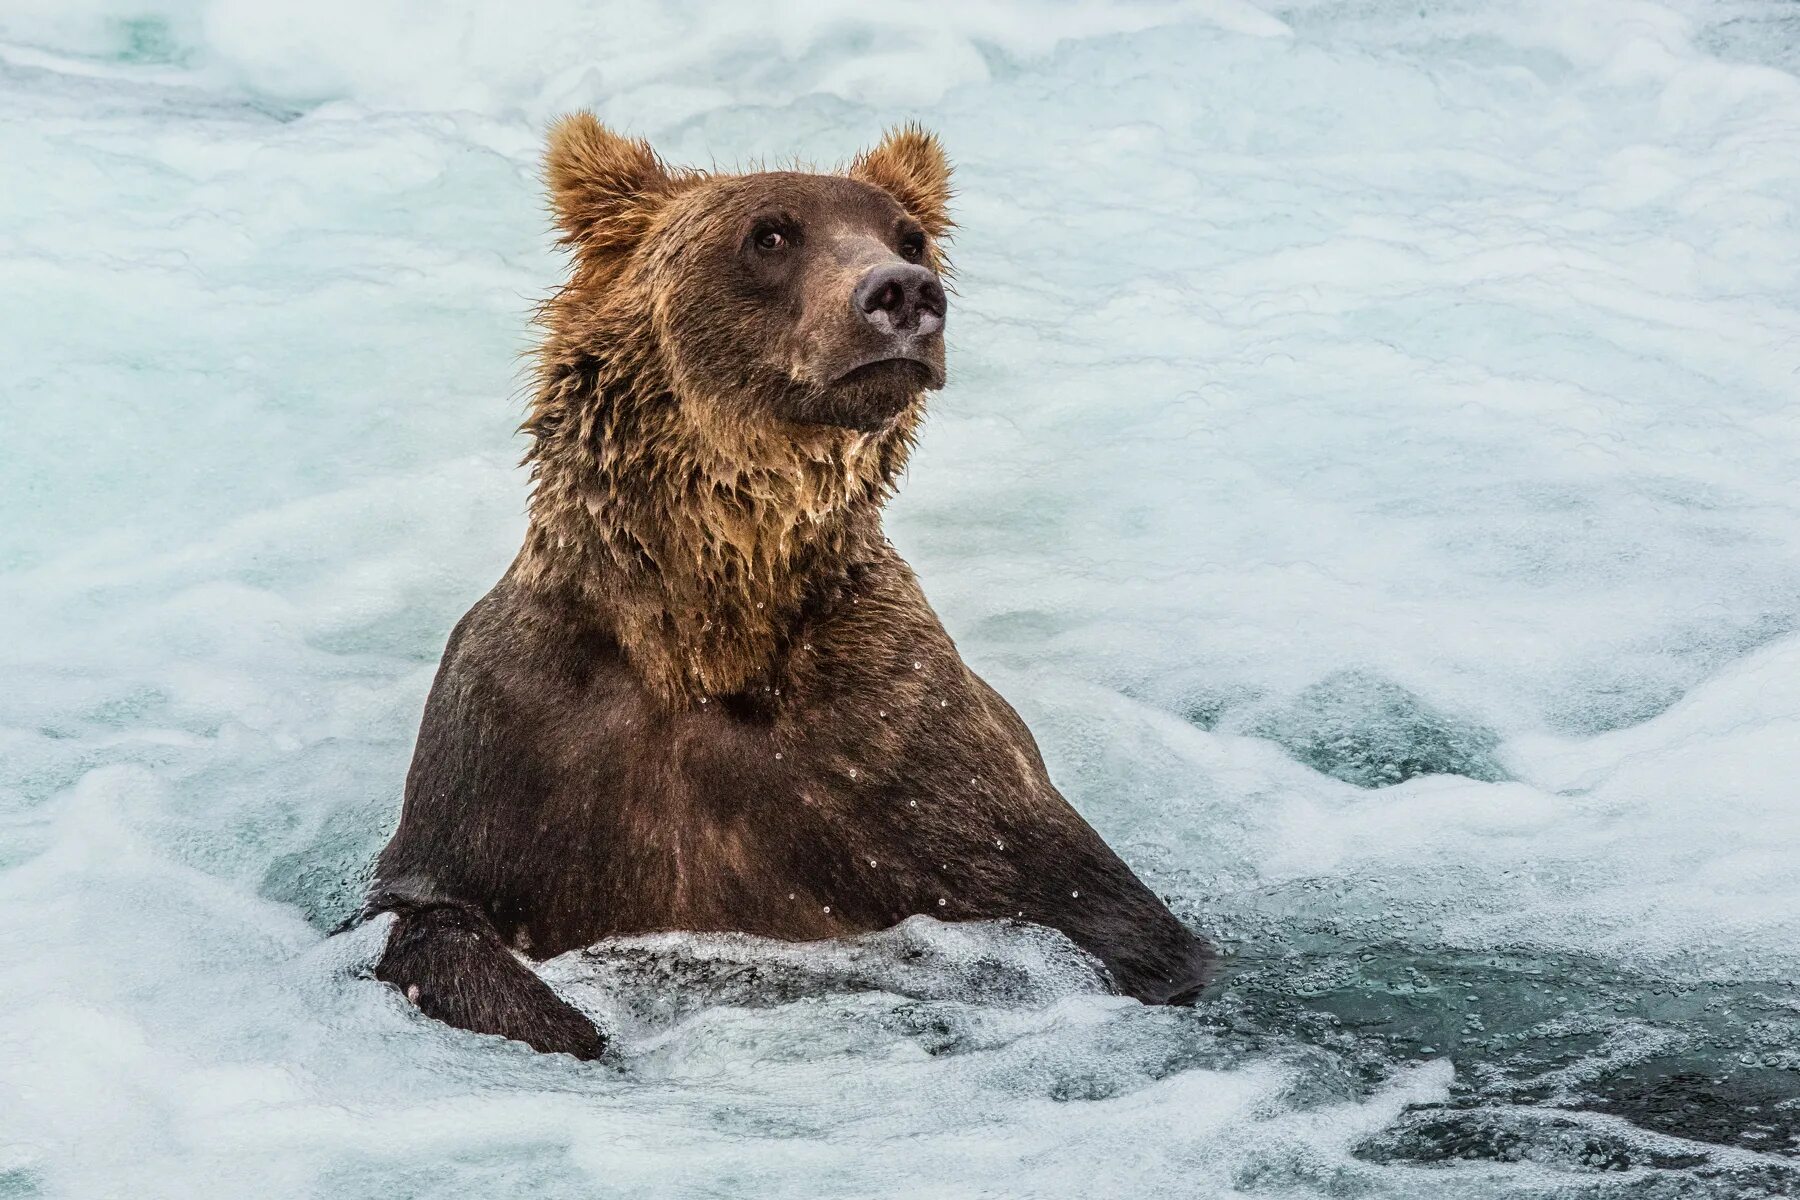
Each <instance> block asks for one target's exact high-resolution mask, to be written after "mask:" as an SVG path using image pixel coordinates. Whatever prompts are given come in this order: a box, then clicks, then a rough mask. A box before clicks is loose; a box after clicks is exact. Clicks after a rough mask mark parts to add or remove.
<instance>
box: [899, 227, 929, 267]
mask: <svg viewBox="0 0 1800 1200" xmlns="http://www.w3.org/2000/svg"><path fill="white" fill-rule="evenodd" d="M900 257H901V258H904V259H906V260H907V261H909V262H917V261H918V260H919V259H921V258H924V257H925V235H924V234H922V233H918V232H916V231H915V232H913V233H907V234H902V235H901V237H900Z"/></svg>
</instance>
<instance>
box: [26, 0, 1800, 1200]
mask: <svg viewBox="0 0 1800 1200" xmlns="http://www.w3.org/2000/svg"><path fill="white" fill-rule="evenodd" d="M1422 8H1423V11H1421V9H1422ZM1795 47H1800V11H1797V10H1796V8H1795V6H1794V5H1792V4H1791V3H1782V2H1779V0H1767V2H1763V0H1743V2H1738V0H1726V2H1721V3H1717V4H1710V5H1706V4H1700V3H1697V2H1696V3H1687V2H1686V0H1682V2H1676V0H1669V2H1666V3H1655V2H1652V0H1618V2H1613V0H1593V2H1591V3H1584V4H1581V5H1559V4H1537V3H1472V2H1463V0H1452V2H1451V3H1448V4H1442V5H1432V6H1419V5H1402V4H1398V3H1391V2H1389V0H1370V2H1368V3H1348V2H1342V0H1299V2H1295V3H1287V4H1271V5H1265V6H1263V7H1257V6H1253V5H1252V4H1251V3H1249V2H1248V0H1199V2H1196V3H1163V2H1158V0H1141V2H1134V3H1129V4H1122V5H1107V6H1085V7H1084V6H1064V5H1060V4H1041V5H1040V4H1032V5H1029V6H1018V5H1001V4H995V3H984V2H974V3H970V2H963V3H957V4H949V3H921V4H914V5H904V6H901V5H883V6H864V5H848V4H843V3H841V2H839V3H827V2H824V0H811V2H808V3H803V4H798V5H787V6H783V8H782V9H781V11H780V13H779V14H775V13H773V12H772V11H766V10H761V9H759V8H758V7H757V6H752V5H743V6H731V7H724V8H714V9H703V8H701V7H699V6H696V5H693V4H690V3H680V4H674V5H662V4H657V5H651V4H648V3H637V2H635V0H634V2H632V3H627V4H622V5H615V6H604V7H602V6H594V5H590V4H576V3H574V2H573V0H552V2H549V3H545V4H541V5H532V6H529V7H527V8H524V9H522V10H515V9H510V8H505V7H503V6H483V7H482V8H481V9H479V10H477V9H476V8H475V7H474V6H467V7H464V6H442V11H439V12H434V13H433V14H432V16H431V18H430V19H428V20H427V19H421V17H420V16H419V14H418V12H417V11H416V10H415V9H414V8H412V7H411V6H406V5H400V4H394V3H388V2H386V0H374V2H365V3H360V4H357V5H354V6H352V5H349V4H345V3H341V2H340V0H319V2H315V3H312V4H308V5H305V6H298V5H294V6H270V5H266V4H251V3H249V2H248V0H213V2H206V3H192V4H177V3H173V2H172V0H143V2H141V3H136V4H131V3H123V2H119V3H112V2H100V3H48V2H47V0H23V2H22V3H17V4H13V5H9V6H8V8H7V11H6V12H5V13H4V14H3V15H0V105H4V108H5V111H6V113H7V115H8V116H9V117H11V118H12V119H10V120H7V121H4V122H0V161H4V162H5V163H6V164H7V171H6V175H7V181H8V187H7V188H5V189H3V190H0V213H3V214H4V221H3V222H0V259H3V260H4V263H5V271H4V279H5V281H6V286H4V287H0V362H5V363H6V364H7V366H8V370H7V373H6V379H5V383H4V385H0V397H3V399H0V405H3V406H4V407H3V412H4V420H5V430H6V437H5V438H4V440H3V443H0V455H4V469H0V512H3V513H4V514H5V517H6V519H5V520H4V521H0V634H4V636H0V678H4V679H5V680H6V681H7V684H8V686H7V687H6V688H5V689H0V949H3V950H4V956H5V967H4V969H3V970H0V1005H3V1007H0V1013H3V1014H4V1017H5V1020H4V1021H0V1195H4V1196H24V1197H35V1196H57V1197H62V1196H70V1197H76V1196H79V1197H97V1196H116V1195H132V1196H139V1197H160V1196H168V1197H183V1198H189V1197H214V1196H216V1197H231V1198H234V1200H235V1198H238V1197H242V1196H245V1195H260V1196H271V1197H273V1196H282V1197H286V1196H383V1197H398V1196H438V1195H459V1196H461V1195H525V1194H529V1195H537V1196H563V1195H567V1196H584V1197H589V1196H597V1195H600V1196H611V1195H617V1196H645V1195H658V1196H664V1195H667V1196H700V1195H709V1196H711V1195H756V1196H762V1195H840V1194H843V1195H932V1196H976V1195H1030V1196H1038V1197H1057V1196H1081V1197H1091V1196H1098V1195H1136V1196H1145V1197H1149V1196H1195V1195H1201V1196H1211V1195H1223V1194H1228V1193H1248V1194H1259V1195H1279V1196H1418V1197H1433V1198H1437V1197H1462V1196H1500V1197H1530V1196H1545V1197H1548V1196H1558V1197H1569V1196H1574V1197H1611V1196H1620V1197H1624V1196H1630V1197H1640V1196H1670V1197H1673V1196H1762V1195H1781V1194H1792V1193H1793V1192H1794V1191H1795V1190H1796V1189H1800V1032H1797V1031H1800V986H1797V985H1796V983H1795V980H1796V978H1800V949H1797V948H1800V870H1796V869H1795V864H1796V862H1800V808H1796V806H1795V804H1794V802H1793V798H1792V782H1791V781H1792V780H1793V779H1795V778H1796V777H1800V500H1797V499H1796V496H1795V492H1794V489H1793V468H1794V464H1795V463H1796V462H1797V461H1800V422H1796V421H1794V419H1793V413H1792V407H1793V400H1794V396H1795V394H1796V388H1797V387H1800V78H1797V76H1796V73H1797V72H1800V51H1796V49H1795ZM582 105H586V106H591V107H594V108H595V109H596V110H597V111H599V112H600V114H601V115H602V116H603V117H605V118H607V119H609V120H612V121H614V122H617V123H619V124H620V125H622V126H624V127H627V128H629V129H631V130H632V131H633V132H635V133H640V134H643V135H646V136H648V137H650V138H651V139H652V140H653V141H654V142H655V143H656V144H657V146H658V147H659V148H660V149H661V150H663V151H664V152H665V153H666V154H667V155H668V156H669V157H670V158H671V159H673V160H675V161H678V162H692V163H700V164H707V163H711V162H714V161H717V162H720V163H724V164H730V163H734V162H757V161H761V160H763V159H765V158H767V159H769V160H771V161H773V160H778V159H780V158H781V157H782V156H785V155H789V154H792V153H794V152H796V151H798V152H800V153H801V154H802V155H804V156H805V157H808V158H811V159H813V160H816V161H818V162H821V163H829V162H832V161H841V160H843V159H845V158H847V157H848V156H849V155H850V154H852V153H853V152H854V151H855V150H856V149H857V148H858V147H859V146H860V145H863V144H866V143H867V142H869V141H870V140H872V139H873V138H874V137H875V136H876V135H877V134H878V132H879V130H880V128H881V127H882V126H883V125H884V124H890V123H892V122H894V121H897V120H900V119H903V118H907V117H917V118H920V119H922V120H924V121H926V122H927V123H929V124H931V125H932V126H934V127H936V128H938V129H939V130H940V131H941V132H942V134H943V135H944V137H945V140H946V142H947V144H948V145H949V147H950V148H951V150H952V152H953V154H954V156H955V157H956V159H957V160H958V163H959V176H958V180H959V185H960V197H959V200H958V218H959V220H960V222H961V230H960V232H959V237H958V240H957V242H956V245H955V247H954V257H955V259H956V262H957V266H958V270H959V275H958V280H959V283H958V287H959V293H960V295H959V296H958V298H957V301H956V305H955V312H954V313H953V317H952V320H951V322H950V326H949V336H950V339H951V345H950V349H951V355H950V357H951V370H952V381H951V385H950V387H949V388H948V389H947V390H946V391H945V392H944V393H943V394H942V395H941V396H940V397H939V398H938V400H937V402H936V407H935V416H934V418H933V421H932V423H931V426H930V429H929V431H928V432H927V435H926V437H925V440H924V442H923V444H922V446H921V448H920V451H919V453H918V455H917V456H916V458H915V460H914V466H913V469H912V473H911V477H910V478H909V479H908V481H907V483H906V486H905V488H904V489H903V491H902V494H901V496H900V498H899V499H898V500H897V501H896V502H895V504H894V505H893V508H892V515H891V519H890V522H889V529H890V532H891V533H892V535H893V537H894V540H895V542H896V543H897V544H898V545H899V546H900V548H901V550H902V551H903V552H904V553H905V554H906V555H907V556H908V558H909V559H910V561H911V562H912V563H913V564H914V565H915V567H917V569H918V570H919V573H920V575H921V577H922V579H923V581H924V583H925V586H926V587H927V589H928V591H929V594H930V595H931V597H932V598H933V601H934V603H935V604H936V605H937V607H938V609H939V611H940V613H941V614H942V615H943V616H944V618H945V621H946V624H947V625H948V626H949V628H950V630H951V632H952V633H953V634H954V635H955V636H956V637H957V639H958V643H959V645H960V646H961V648H962V649H963V651H964V653H965V655H966V656H967V657H968V659H969V660H970V661H971V663H972V664H973V665H974V666H975V667H976V668H977V669H978V670H980V671H981V672H983V673H984V674H985V675H986V676H987V677H988V678H990V679H991V680H992V681H993V682H994V683H995V684H996V685H997V686H998V687H999V688H1000V689H1001V690H1002V691H1003V692H1004V693H1005V694H1007V695H1008V696H1009V697H1011V698H1012V699H1013V700H1014V701H1015V703H1016V704H1017V705H1018V706H1019V707H1020V709H1021V711H1022V713H1023V714H1024V716H1025V717H1026V718H1027V720H1028V721H1029V722H1030V723H1031V725H1032V727H1033V728H1034V730H1035V731H1036V732H1037V733H1038V736H1039V739H1040V741H1041V742H1042V743H1043V748H1044V751H1045V755H1046V758H1047V759H1048V760H1049V762H1050V766H1051V770H1052V774H1053V775H1054V776H1055V778H1056V779H1057V780H1058V782H1059V783H1060V784H1061V785H1062V787H1063V789H1064V790H1065V792H1066V793H1067V794H1068V795H1069V796H1070V798H1071V799H1072V800H1073V801H1074V802H1075V803H1076V804H1077V805H1078V806H1079V807H1080V808H1081V809H1082V810H1083V812H1084V813H1085V814H1087V815H1088V817H1089V818H1090V819H1091V820H1092V821H1093V822H1094V823H1095V824H1096V825H1097V826H1098V827H1099V828H1100V829H1101V831H1102V832H1103V833H1104V834H1105V835H1106V836H1107V837H1108V839H1109V840H1110V841H1111V842H1112V843H1113V844H1114V845H1115V847H1117V848H1118V849H1119V850H1120V852H1121V853H1122V854H1123V855H1124V856H1125V857H1126V858H1127V859H1128V860H1129V861H1130V862H1131V863H1132V864H1133V865H1134V866H1135V867H1136V868H1137V869H1138V870H1139V871H1140V872H1141V873H1142V874H1143V875H1144V876H1145V877H1146V879H1148V880H1149V881H1150V882H1151V883H1152V884H1153V885H1154V886H1155V887H1156V888H1157V889H1158V890H1159V891H1160V892H1162V893H1163V894H1165V895H1167V896H1168V897H1169V898H1170V900H1171V903H1172V904H1173V905H1174V907H1175V908H1176V910H1177V911H1178V912H1179V913H1180V914H1181V915H1182V916H1183V917H1184V918H1185V919H1187V920H1189V921H1191V922H1192V923H1193V924H1194V925H1195V926H1196V927H1198V928H1201V929H1203V930H1206V931H1208V932H1210V933H1213V934H1215V935H1216V936H1217V937H1218V938H1219V939H1220V940H1221V942H1222V943H1223V944H1224V945H1225V947H1226V948H1227V949H1228V950H1229V951H1230V952H1231V956H1230V958H1229V959H1228V961H1227V964H1226V968H1225V972H1224V978H1223V979H1222V980H1221V981H1220V983H1219V985H1218V986H1217V987H1215V988H1214V989H1212V990H1211V991H1210V992H1209V993H1208V994H1207V996H1206V997H1205V998H1203V1000H1202V1002H1201V1003H1200V1004H1199V1005H1197V1006H1196V1007H1194V1008H1193V1009H1182V1010H1169V1009H1152V1008H1145V1007H1143V1006H1141V1005H1138V1004H1136V1003H1134V1002H1130V1001H1125V1000H1121V999H1118V998H1116V997H1111V996H1108V995H1106V994H1105V993H1104V991H1103V990H1102V989H1101V988H1100V987H1099V986H1098V983H1097V980H1096V978H1095V976H1094V975H1093V973H1092V968H1091V966H1090V965H1089V964H1088V963H1087V962H1086V961H1085V960H1084V959H1083V958H1082V957H1081V956H1080V955H1079V954H1078V953H1076V952H1075V951H1074V950H1073V948H1071V947H1070V946H1068V944H1067V943H1066V942H1063V941H1062V940H1061V939H1060V938H1059V937H1056V936H1054V935H1050V934H1047V933H1044V932H1043V931H1041V930H1034V929H1032V928H1030V927H1028V926H1023V925H1015V924H997V925H981V926H961V925H948V924H941V923H939V922H936V921H932V920H929V919H925V918H919V919H915V920H914V921H912V922H909V923H908V924H907V925H905V926H903V927H901V928H900V929H897V930H893V931H889V932H886V933H883V934H879V935H875V936H872V937H869V938H863V939H857V940H855V941H852V942H848V943H841V944H832V945H825V946H805V947H792V946H781V945H771V944H768V943H760V942H756V941H754V940H752V939H745V938H734V937H729V936H724V935H707V936H697V935H695V936H667V937H658V938H645V939H634V940H630V941H625V942H619V943H612V944H607V945H603V946H600V947H596V948H594V949H593V950H591V951H587V952H583V953H580V954H574V955H569V956H565V957H564V958H563V959H560V960H557V961H556V962H554V963H551V964H547V965H546V967H545V973H546V976H547V977H548V978H550V979H551V981H552V982H553V984H554V985H555V986H557V987H559V988H560V989H562V990H563V991H564V992H565V993H566V994H567V995H569V996H570V997H571V999H573V1000H574V1001H575V1002H576V1003H578V1004H580V1005H582V1006H583V1007H585V1008H587V1009H588V1010H589V1011H590V1012H592V1013H594V1014H595V1015H596V1016H597V1017H598V1018H599V1019H601V1020H602V1021H604V1022H606V1023H607V1025H608V1027H609V1028H610V1029H612V1030H614V1031H616V1032H617V1034H618V1038H617V1047H618V1057H617V1060H616V1061H615V1062H613V1063H611V1064H610V1065H608V1066H605V1067H593V1066H582V1065H578V1064H575V1063H573V1062H572V1061H568V1060H563V1059H558V1058H547V1057H542V1056H536V1055H533V1054H531V1053H529V1052H527V1051H525V1050H523V1049H522V1048H520V1047H518V1046H515V1045H512V1044H509V1043H504V1042H500V1041H496V1040H493V1039H484V1038H480V1037H475V1036H473V1035H467V1034H462V1033H457V1032H454V1031H451V1030H448V1029H445V1028H442V1027H439V1026H435V1025H432V1024H430V1023H427V1022H425V1021H423V1020H421V1019H420V1018H418V1017H417V1016H416V1014H414V1013H413V1012H412V1011H411V1010H410V1009H409V1008H408V1007H407V1005H406V1004H405V1002H404V999H403V998H402V997H401V996H399V995H398V994H396V993H392V992H390V991H388V990H386V989H384V988H381V987H379V986H377V985H374V984H372V983H370V982H368V981H367V980H366V979H365V978H363V977H362V975H363V972H364V970H365V969H366V966H367V964H368V963H369V961H370V960H371V959H372V957H373V955H374V954H375V953H376V952H377V948H378V946H379V944H380V938H381V936H382V934H383V926H382V925H381V924H379V923H377V924H375V925H370V926H366V927H364V928H362V929H359V930H356V931H355V932H353V933H351V934H348V935H345V936H342V937H337V938H328V937H327V936H326V931H327V930H329V929H331V928H332V927H334V926H335V925H336V924H337V922H339V921H340V920H341V919H342V918H343V916H344V915H345V914H346V913H347V912H348V911H349V910H350V908H351V907H352V905H353V904H354V901H355V897H356V896H357V894H358V891H359V889H360V887H361V882H362V873H363V872H364V870H365V869H366V865H367V863H368V862H369V860H370V858H371V856H372V854H373V853H374V851H375V850H376V848H378V847H379V846H380V844H381V843H382V841H383V840H384V838H385V836H386V834H387V832H388V830H389V829H390V828H391V825H392V822H393V820H394V818H395V816H396V813H397V805H398V794H399V788H400V784H401V780H402V777H403V774H404V770H405V764H406V759H407V756H408V753H409V751H410V746H411V738H412V734H413V731H414V727H415V723H416V721H417V717H418V713H419V709H420V706H421V703H422V699H423V695H424V691H425V688H426V686H427V685H428V683H429V680H430V676H431V672H432V669H433V667H434V665H435V662H436V658H437V655H438V653H439V651H440V649H441V646H442V643H443V640H444V637H445V635H446V633H447V631H448V629H449V628H450V626H451V624H452V623H453V622H454V620H455V619H456V617H457V616H458V615H459V614H460V612H461V611H462V610H463V609H464V608H465V607H466V606H467V605H468V604H469V603H470V602H471V601H472V600H473V599H474V598H475V597H476V596H477V595H479V593H480V592H481V591H482V590H484V589H485V587H486V586H487V585H488V583H489V582H490V581H491V580H492V579H493V578H495V577H496V576H498V574H499V573H500V572H501V570H503V569H504V566H505V564H506V562H507V561H508V560H509V559H510V557H511V554H512V552H513V550H514V548H515V547H516V545H517V543H518V540H519V535H520V532H521V512H522V508H523V496H524V486H525V482H524V480H523V479H522V478H521V477H520V475H519V474H518V473H517V471H516V470H515V469H514V467H513V463H514V461H515V460H516V458H517V451H518V448H517V444H516V443H515V442H514V441H513V440H512V438H513V433H512V430H513V426H514V425H515V424H516V423H517V419H518V415H519V409H518V400H517V396H518V389H519V387H520V385H521V377H520V375H519V373H518V371H517V363H516V356H517V354H518V352H519V351H520V350H521V349H522V348H523V347H524V346H525V345H526V344H527V343H526V338H527V333H526V319H527V316H528V313H529V310H530V307H531V305H532V303H533V302H534V300H535V299H536V298H538V297H541V296H542V295H543V294H544V293H545V292H546V291H547V289H549V288H550V287H551V286H553V284H554V282H555V281H556V279H557V277H558V273H559V265H558V263H557V261H556V259H555V258H554V256H553V255H552V254H551V253H550V252H549V249H548V236H547V229H546V225H547V222H546V218H545V216H544V213H543V211H542V208H541V206H540V201H539V199H538V195H537V192H536V187H535V183H534V181H533V175H534V171H535V166H534V159H535V155H536V152H537V146H538V139H539V136H540V133H541V130H542V128H543V126H544V123H545V122H546V121H547V120H548V118H549V117H550V116H551V115H552V114H553V113H555V112H557V111H560V110H563V109H566V108H570V107H575V106H582ZM971 782H972V783H973V782H974V781H971ZM943 803H945V804H953V803H954V797H944V798H943Z"/></svg>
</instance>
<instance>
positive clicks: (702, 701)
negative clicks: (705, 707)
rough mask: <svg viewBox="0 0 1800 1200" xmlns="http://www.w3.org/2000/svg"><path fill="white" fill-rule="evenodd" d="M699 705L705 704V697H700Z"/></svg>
mask: <svg viewBox="0 0 1800 1200" xmlns="http://www.w3.org/2000/svg"><path fill="white" fill-rule="evenodd" d="M700 703H702V704H705V703H706V697H705V696H702V697H700Z"/></svg>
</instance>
